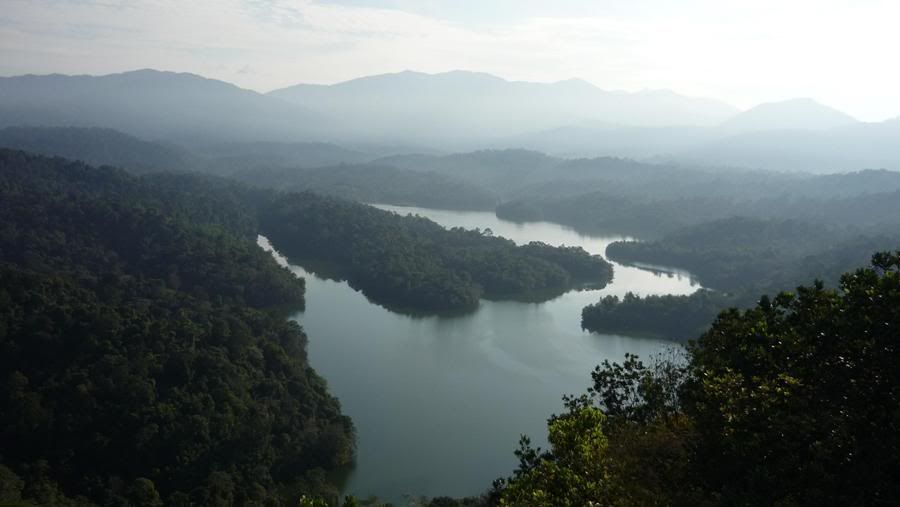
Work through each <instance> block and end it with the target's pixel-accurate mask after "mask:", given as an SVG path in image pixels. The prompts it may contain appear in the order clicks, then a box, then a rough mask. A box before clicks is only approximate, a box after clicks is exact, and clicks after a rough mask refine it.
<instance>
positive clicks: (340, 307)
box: [260, 205, 699, 505]
mask: <svg viewBox="0 0 900 507" xmlns="http://www.w3.org/2000/svg"><path fill="white" fill-rule="evenodd" d="M377 207H379V208H381V209H385V210H388V211H393V212H396V213H401V214H407V213H413V214H418V215H421V216H424V217H427V218H430V219H431V220H434V221H435V222H437V223H439V224H441V225H443V226H445V227H465V228H467V229H474V228H476V227H477V228H480V229H485V228H489V229H491V231H492V232H493V233H494V234H495V235H497V236H503V237H506V238H509V239H512V240H513V241H515V242H516V243H520V244H521V243H527V242H529V241H543V242H545V243H548V244H551V245H563V244H564V245H569V246H581V247H583V248H584V249H585V250H587V251H588V252H590V253H593V254H603V253H604V252H605V250H606V246H607V245H608V244H609V243H610V242H612V241H616V240H619V239H621V238H617V237H596V236H587V235H583V234H580V233H577V232H575V231H573V230H572V229H569V228H566V227H564V226H560V225H557V224H552V223H547V222H537V223H527V224H516V223H513V222H507V221H504V220H500V219H498V218H497V217H496V216H495V215H494V214H493V213H489V212H459V211H445V210H432V209H425V208H412V207H397V206H384V205H378V206H377ZM260 244H261V246H263V248H266V249H268V250H271V247H270V246H269V244H268V241H266V240H265V238H260ZM276 258H279V260H280V261H281V262H282V263H285V264H286V261H285V260H284V259H283V258H281V257H280V256H278V255H277V254H276ZM290 268H291V269H292V270H293V271H294V272H295V273H296V274H298V275H300V276H303V277H304V278H306V310H305V311H304V312H301V313H298V314H297V315H295V316H294V317H292V318H294V319H295V320H297V321H298V322H299V323H300V324H302V325H303V327H304V329H305V330H306V333H307V334H308V335H309V358H310V363H311V364H312V366H313V367H314V368H315V369H316V370H317V371H318V372H319V374H321V375H322V376H323V377H325V379H326V380H327V381H328V384H329V387H330V389H331V392H332V393H333V394H334V395H335V396H337V397H338V398H339V399H340V400H341V404H342V406H343V409H344V413H346V414H347V415H349V416H350V417H352V418H353V422H354V424H355V425H356V429H357V459H356V465H355V467H354V468H353V469H352V470H349V471H348V472H347V475H346V477H345V478H344V484H345V493H346V494H354V495H357V496H358V497H362V498H366V497H369V496H371V495H376V496H378V497H379V498H380V499H382V500H384V501H391V502H394V503H395V504H398V505H405V504H406V502H407V501H408V500H409V499H410V498H414V497H418V496H428V497H434V496H444V495H446V496H455V497H461V496H470V495H477V494H480V493H482V492H484V491H485V490H487V489H488V488H489V487H490V485H491V481H493V479H495V478H497V477H501V476H504V477H505V476H507V475H509V474H510V473H511V472H512V470H513V468H514V467H515V466H516V464H517V460H516V458H515V456H514V455H513V451H514V450H515V449H516V448H517V445H518V440H519V436H520V435H521V434H527V435H529V436H530V437H531V438H532V442H533V443H535V444H537V445H540V446H542V447H545V446H546V421H547V418H548V417H549V416H550V415H551V414H552V413H556V412H560V411H561V410H562V408H563V407H562V402H561V397H562V395H564V394H576V393H578V394H580V393H582V392H584V390H585V389H586V388H587V387H588V384H589V382H590V380H591V379H590V372H591V371H592V370H593V368H594V366H596V365H597V364H599V363H600V362H602V361H603V360H604V359H609V360H614V361H621V359H622V358H623V357H624V355H625V353H626V352H632V353H635V354H638V355H640V356H642V357H645V358H646V357H648V356H651V355H653V354H654V353H657V352H659V351H660V350H661V349H663V348H664V347H666V346H667V345H669V344H668V343H667V342H664V341H659V340H653V339H647V338H633V337H626V336H612V335H597V334H590V333H587V332H585V331H583V330H582V329H581V309H582V308H583V307H584V306H586V305H588V304H590V303H594V302H596V301H598V300H599V299H600V298H601V297H603V296H605V295H609V294H616V295H619V296H622V295H624V294H625V293H626V292H628V291H632V292H635V293H637V294H641V295H647V294H690V293H692V292H694V291H696V290H697V289H698V288H699V285H697V284H696V283H695V282H693V281H692V279H691V277H690V275H689V274H687V273H684V272H678V271H674V270H673V271H671V272H663V271H660V270H652V271H651V270H647V269H639V268H635V267H628V266H622V265H619V264H615V263H614V269H615V273H614V277H615V278H614V280H613V282H612V283H611V284H609V285H608V286H607V287H605V288H604V289H602V290H587V291H572V292H569V293H566V294H564V295H562V296H559V297H557V298H555V299H553V300H550V301H547V302H543V303H523V302H513V301H482V302H481V305H480V307H479V309H478V310H477V311H475V312H474V313H471V314H467V315H463V316H453V317H413V316H407V315H402V314H398V313H393V312H391V311H388V310H386V309H384V308H382V307H381V306H378V305H376V304H373V303H371V302H370V301H368V300H367V299H366V297H365V296H363V295H362V294H361V293H359V292H357V291H355V290H353V289H352V288H350V287H349V286H348V285H347V284H346V283H345V282H337V281H334V280H325V279H322V278H319V277H317V276H315V275H313V274H311V273H309V272H307V271H306V270H304V269H303V268H302V267H301V266H295V265H290Z"/></svg>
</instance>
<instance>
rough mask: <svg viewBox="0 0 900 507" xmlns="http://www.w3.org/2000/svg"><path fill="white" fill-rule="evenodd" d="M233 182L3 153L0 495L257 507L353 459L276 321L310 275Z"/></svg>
mask: <svg viewBox="0 0 900 507" xmlns="http://www.w3.org/2000/svg"><path fill="white" fill-rule="evenodd" d="M210 183H211V184H210ZM232 190H234V191H235V192H236V190H235V189H233V188H231V187H230V185H228V184H225V183H219V184H216V183H215V182H214V181H213V180H207V179H204V178H198V177H193V176H171V175H169V176H162V177H154V178H150V179H143V180H142V179H136V178H133V177H130V176H128V175H126V174H124V173H122V172H120V171H117V170H112V169H94V168H90V167H86V166H84V165H82V164H79V163H70V162H66V161H64V160H61V159H47V158H42V157H33V156H28V155H24V154H22V153H20V152H9V151H0V252H2V254H3V255H2V259H3V262H2V263H0V450H2V451H0V452H2V456H0V459H2V464H3V468H0V492H2V495H4V497H10V498H11V499H12V501H18V499H17V498H16V496H17V495H18V497H19V498H21V499H24V500H27V501H29V502H31V503H34V504H36V505H82V504H88V503H96V504H103V505H146V506H154V505H163V504H165V505H190V504H194V505H262V504H266V503H280V502H283V501H288V500H291V499H292V498H293V499H296V498H297V497H299V495H298V494H296V495H295V493H284V492H285V491H292V492H293V491H295V488H294V486H295V485H297V484H313V482H314V481H312V480H308V478H309V477H313V476H315V475H316V471H317V470H319V469H331V468H334V467H336V466H340V465H343V464H345V463H347V462H349V460H350V459H351V457H352V450H353V442H352V434H353V430H352V425H351V423H350V421H349V419H348V418H347V417H345V416H343V415H342V414H341V412H340V406H339V404H338V402H337V400H335V399H334V398H333V397H332V396H330V395H329V394H328V392H327V389H326V386H325V382H324V381H323V380H322V379H321V378H320V377H319V376H318V375H316V373H315V372H314V371H313V370H312V369H311V368H310V367H309V365H308V364H307V361H306V352H305V345H306V337H305V335H304V334H303V332H302V330H301V329H300V328H299V326H297V325H296V324H295V323H292V322H289V321H286V320H285V319H284V318H283V316H282V315H281V314H280V313H279V312H278V311H276V310H279V309H280V308H282V307H283V306H285V305H288V306H291V307H294V308H296V307H298V306H300V305H302V302H303V283H302V281H301V280H298V279H296V278H295V277H294V276H293V275H292V274H291V273H290V272H289V271H287V270H285V269H283V268H280V267H279V266H278V265H277V264H276V263H275V262H274V260H273V259H272V258H271V257H270V256H268V255H267V254H265V253H264V252H262V251H261V250H260V249H259V248H258V247H256V245H255V235H254V234H251V233H250V231H251V230H252V229H253V223H255V217H254V216H253V215H252V214H250V215H247V214H245V211H244V210H245V209H246V208H245V206H241V205H239V206H231V204H233V203H234V199H236V198H237V195H238V194H236V193H234V192H232ZM245 198H246V197H245V196H240V199H242V201H241V202H242V203H243V202H244V201H243V199H245ZM16 477H19V478H20V479H16ZM313 491H314V492H317V493H318V492H323V490H321V489H317V490H313ZM324 492H327V491H324Z"/></svg>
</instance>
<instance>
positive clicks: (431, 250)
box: [260, 193, 612, 313]
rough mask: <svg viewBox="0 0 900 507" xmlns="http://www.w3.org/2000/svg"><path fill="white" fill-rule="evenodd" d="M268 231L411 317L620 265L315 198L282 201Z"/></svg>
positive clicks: (575, 282)
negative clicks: (416, 313) (411, 314)
mask: <svg viewBox="0 0 900 507" xmlns="http://www.w3.org/2000/svg"><path fill="white" fill-rule="evenodd" d="M260 230H261V231H262V233H263V234H264V235H265V236H266V237H268V238H269V239H270V240H271V241H272V243H273V244H275V245H276V246H277V248H278V249H279V250H281V251H282V252H283V253H284V254H286V255H287V256H288V257H290V258H292V259H295V260H297V261H302V260H307V261H310V260H312V261H319V262H327V263H328V264H330V265H331V268H332V270H333V272H334V276H338V277H341V278H346V279H347V280H348V281H349V282H350V284H351V285H353V286H354V287H357V288H359V289H360V290H362V292H363V293H364V294H366V295H367V296H368V297H369V298H371V299H372V300H373V301H375V302H378V303H380V304H384V305H386V306H389V307H392V308H395V309H400V310H407V311H413V312H429V313H434V312H438V313H443V312H452V311H464V310H471V309H472V308H474V307H476V306H477V305H478V301H479V299H480V298H482V297H484V298H489V299H529V300H543V299H548V298H550V297H553V296H556V295H559V294H561V293H563V292H565V291H567V290H569V289H571V288H573V287H576V286H579V285H589V286H594V287H602V286H604V285H606V284H607V283H608V282H609V281H610V280H611V279H612V266H611V265H610V264H609V263H608V262H606V261H605V260H603V259H602V258H601V257H599V256H592V255H590V254H588V253H587V252H585V251H584V250H583V249H581V248H571V247H551V246H548V245H544V244H540V243H531V244H529V245H523V246H516V244H515V243H513V242H512V241H510V240H507V239H504V238H500V237H494V236H493V235H492V234H491V233H490V231H480V230H464V229H459V228H455V229H451V230H447V229H444V228H443V227H441V226H439V225H437V224H435V223H434V222H432V221H430V220H427V219H425V218H421V217H418V216H412V215H408V216H399V215H396V214H394V213H390V212H387V211H382V210H379V209H376V208H372V207H369V206H364V205H361V204H356V203H352V202H349V201H344V200H340V199H334V198H328V197H320V196H316V195H314V194H309V193H302V194H290V193H289V194H282V195H279V196H277V197H276V198H275V199H274V201H273V202H272V203H271V204H270V205H268V206H267V207H266V208H265V209H264V210H263V211H262V212H261V214H260Z"/></svg>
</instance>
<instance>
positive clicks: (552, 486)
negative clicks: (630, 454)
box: [495, 407, 613, 506]
mask: <svg viewBox="0 0 900 507" xmlns="http://www.w3.org/2000/svg"><path fill="white" fill-rule="evenodd" d="M605 419H606V416H604V415H603V413H602V412H601V411H600V410H599V409H597V408H592V407H580V408H577V409H573V410H571V411H570V412H569V413H567V414H564V415H561V416H554V417H552V418H551V419H550V422H549V424H548V428H549V441H550V447H551V448H550V451H549V452H544V453H539V452H538V451H536V450H534V449H531V448H530V446H529V445H528V440H527V439H523V441H522V442H521V448H520V449H519V451H518V452H517V455H518V456H519V458H520V467H519V469H518V470H517V471H516V475H515V476H513V477H511V478H510V479H509V480H507V481H505V482H502V483H499V484H497V485H495V487H496V488H497V490H498V491H497V493H496V494H497V496H498V503H499V505H501V506H505V505H534V506H545V505H559V506H584V505H613V504H612V503H610V502H609V501H608V499H609V498H610V497H611V489H610V488H611V485H610V481H609V471H608V458H607V448H608V443H607V438H606V435H604V433H603V427H604V421H605Z"/></svg>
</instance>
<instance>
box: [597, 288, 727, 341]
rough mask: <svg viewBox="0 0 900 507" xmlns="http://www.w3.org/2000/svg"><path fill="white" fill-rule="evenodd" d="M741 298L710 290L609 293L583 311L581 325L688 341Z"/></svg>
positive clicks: (607, 332)
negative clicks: (685, 293) (675, 293)
mask: <svg viewBox="0 0 900 507" xmlns="http://www.w3.org/2000/svg"><path fill="white" fill-rule="evenodd" d="M740 301H741V300H740V299H738V298H736V297H734V296H729V295H727V294H722V293H719V292H713V291H708V290H699V291H697V292H696V293H694V294H692V295H690V296H672V295H664V296H645V297H639V296H636V295H634V294H633V293H631V292H629V293H626V294H625V296H624V297H623V298H622V299H619V297H618V296H606V297H604V298H603V299H601V300H600V301H599V302H598V303H595V304H592V305H588V306H586V307H584V309H582V311H581V327H582V328H583V329H587V330H590V331H592V332H595V333H605V334H625V335H632V336H633V335H640V336H653V337H664V338H667V339H670V340H676V341H687V340H689V339H691V338H692V337H695V336H697V335H699V334H700V333H702V332H703V331H705V330H706V329H707V328H708V327H709V323H710V322H712V320H713V319H714V318H715V317H716V315H718V314H719V312H720V311H722V309H723V308H727V307H729V306H735V305H737V304H739V302H740Z"/></svg>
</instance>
